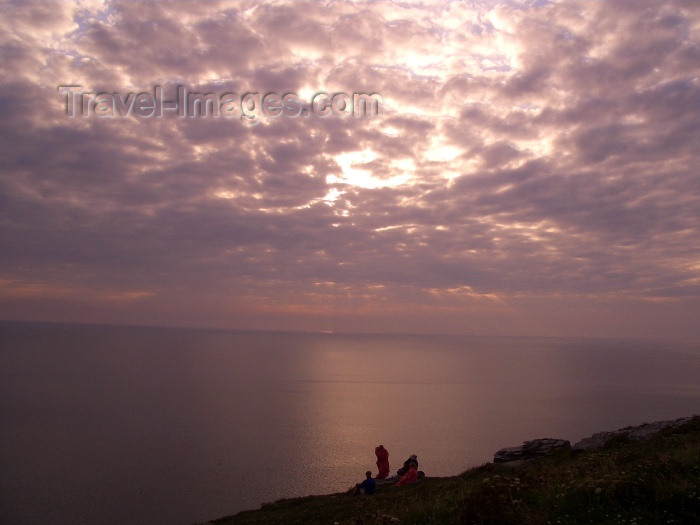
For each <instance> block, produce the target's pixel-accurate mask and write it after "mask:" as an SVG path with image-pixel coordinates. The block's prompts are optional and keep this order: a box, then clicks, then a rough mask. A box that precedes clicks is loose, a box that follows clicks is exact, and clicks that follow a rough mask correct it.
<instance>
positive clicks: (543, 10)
mask: <svg viewBox="0 0 700 525" xmlns="http://www.w3.org/2000/svg"><path fill="white" fill-rule="evenodd" d="M2 11H3V16H2V17H0V20H2V22H0V42H1V44H0V56H2V58H3V59H2V60H0V64H1V65H0V71H1V72H2V74H3V75H2V78H3V80H2V81H0V111H1V112H2V115H3V118H2V120H1V121H0V137H2V141H1V142H0V155H2V159H3V164H2V166H3V167H2V170H1V171H0V239H2V241H1V244H2V250H0V267H1V268H2V271H1V272H0V278H2V279H3V280H4V281H3V282H7V283H15V284H13V285H12V286H11V287H10V288H11V289H12V290H14V291H11V292H10V291H7V290H9V289H10V288H7V287H5V288H3V289H4V290H6V291H5V292H2V291H0V296H2V297H3V299H2V300H3V301H4V304H5V305H6V307H7V308H8V310H6V311H8V312H10V313H9V314H7V315H9V316H11V317H12V316H27V315H31V314H27V310H26V309H27V308H29V307H28V306H26V305H27V304H29V303H26V301H30V302H31V301H33V302H31V304H33V305H34V306H33V307H36V308H39V306H37V305H39V303H41V294H38V293H33V294H28V295H27V294H25V295H22V297H24V299H22V301H25V302H18V301H19V299H18V297H20V295H21V294H20V293H19V292H18V290H19V291H21V290H54V291H55V293H50V292H47V294H48V295H50V296H51V301H50V304H51V306H50V307H49V306H47V305H48V304H49V303H48V302H47V303H42V304H43V306H41V308H39V310H40V311H41V312H42V314H41V316H42V317H43V318H46V317H51V314H50V313H48V312H50V311H54V312H56V311H57V309H60V307H58V306H56V305H58V304H60V301H61V298H66V297H69V296H70V293H69V292H68V290H75V295H74V297H75V298H78V297H79V298H80V301H88V303H90V301H93V302H94V304H95V305H98V306H96V307H95V308H96V311H100V308H99V305H100V304H107V302H109V301H108V298H109V297H120V298H127V299H128V300H123V301H121V300H120V301H118V302H119V304H123V305H129V306H124V308H123V309H121V310H119V309H117V310H114V307H113V306H111V307H110V308H112V309H111V310H109V311H110V312H115V311H116V312H117V313H115V314H107V313H105V314H104V317H103V318H102V319H103V320H113V321H114V320H128V321H129V322H133V321H134V317H135V316H136V314H135V312H139V315H143V316H146V318H148V319H151V320H160V322H172V323H176V324H177V323H183V322H185V321H183V320H184V319H186V318H187V315H188V311H189V313H190V314H191V315H193V316H195V317H197V318H198V319H199V318H202V317H206V315H203V314H202V312H203V311H208V310H207V309H208V308H209V307H208V306H207V304H211V305H218V306H217V308H219V309H220V310H221V311H222V312H223V311H231V312H236V316H238V317H237V318H238V319H246V323H249V324H250V325H251V326H253V325H254V326H266V327H274V326H284V327H290V323H291V321H284V320H283V317H284V316H283V315H282V314H280V315H277V314H272V313H271V312H284V311H288V312H291V311H294V312H296V313H295V314H294V315H293V316H291V317H290V318H289V319H295V320H296V321H295V322H300V323H302V325H303V327H304V328H308V327H311V328H313V327H316V328H318V327H319V326H320V325H318V324H314V323H315V321H314V319H316V320H319V319H323V322H324V323H325V322H328V316H331V317H332V316H333V315H335V321H334V322H337V323H339V325H343V323H344V322H345V321H344V320H343V319H344V316H347V315H349V314H350V312H355V314H353V315H352V316H351V318H352V319H355V321H352V322H351V321H348V324H347V326H348V327H349V328H351V329H361V328H360V325H361V323H362V322H369V321H367V319H368V318H369V317H371V316H370V315H369V313H368V312H382V311H383V312H393V313H392V314H389V313H387V314H386V315H385V320H386V322H387V323H390V324H391V325H392V326H404V329H406V330H413V329H418V330H420V327H418V328H416V327H415V326H414V324H413V323H414V321H415V319H413V318H412V317H410V316H408V314H406V313H405V311H404V310H405V308H406V307H407V305H411V307H412V308H414V309H415V310H416V311H425V312H430V311H431V309H432V311H434V312H437V313H435V314H433V317H434V318H432V320H430V321H428V320H426V327H427V326H430V327H431V328H430V329H434V327H436V326H442V329H444V330H446V331H463V330H464V329H465V326H466V330H467V331H473V330H476V329H478V323H477V325H465V326H462V325H460V322H459V321H458V319H459V313H458V312H460V311H461V312H462V313H463V314H464V316H475V318H476V317H479V318H481V319H483V315H477V314H475V312H476V311H477V310H479V309H480V308H481V310H479V311H481V312H482V314H483V312H501V313H500V314H499V315H503V316H505V318H506V319H508V320H509V322H511V323H512V325H513V326H517V327H518V328H517V330H522V327H523V326H525V325H526V324H527V323H526V322H525V319H528V318H529V317H528V316H529V314H528V313H527V312H528V307H527V304H531V305H535V304H537V305H538V306H537V309H538V311H539V312H540V314H539V315H544V316H545V317H546V315H547V314H546V312H547V311H549V312H550V314H553V313H554V312H555V311H558V310H560V309H561V300H562V299H561V298H562V297H571V298H574V297H576V298H578V299H576V300H574V299H572V300H571V304H572V305H574V304H575V308H576V309H578V310H579V311H583V310H582V309H583V308H584V306H582V305H583V304H584V303H585V301H593V302H594V301H613V302H614V301H617V300H621V299H620V298H624V300H628V299H630V298H637V299H639V300H641V301H661V300H664V301H671V302H676V303H677V302H679V301H681V302H683V301H689V302H688V303H687V304H688V305H689V308H696V307H697V294H698V283H699V282H700V275H699V274H698V272H699V271H700V267H699V266H698V263H697V261H698V246H700V243H699V239H698V232H699V230H700V225H699V224H698V222H699V219H698V214H697V209H700V203H699V202H698V200H699V199H700V197H699V195H700V192H699V191H698V190H699V188H698V179H697V176H696V166H697V161H698V158H697V152H696V150H697V147H696V145H697V143H698V141H699V140H698V139H699V137H698V134H699V129H698V127H699V125H698V122H700V119H698V109H697V108H698V107H700V83H699V81H698V78H697V74H696V73H697V67H696V64H697V61H698V49H699V48H698V42H697V25H698V20H699V17H700V13H699V12H698V10H697V9H696V8H695V6H694V5H693V4H692V3H687V2H646V3H644V5H643V7H642V6H639V5H638V3H634V4H633V3H631V2H601V1H592V2H535V3H533V2H514V3H492V2H475V3H470V4H464V3H457V2H450V3H441V2H435V3H433V2H425V3H421V4H409V5H403V4H396V3H376V2H358V3H349V2H328V3H325V4H319V3H316V2H313V3H306V2H289V3H288V2H264V3H258V2H249V3H240V2H227V1H221V2H206V3H203V2H194V1H192V2H119V1H107V2H62V3H60V7H59V6H58V5H53V4H51V5H49V4H48V3H44V2H38V1H29V2H11V3H5V4H4V5H3V6H2ZM65 85H77V86H82V87H81V88H80V89H82V90H84V91H86V92H91V93H93V94H95V93H99V92H107V93H117V94H119V95H120V96H122V95H123V96H124V97H126V96H127V94H128V93H138V92H147V93H153V89H154V86H156V85H158V86H161V87H163V89H164V92H167V93H168V94H173V95H172V96H174V93H175V91H176V89H177V86H179V85H182V86H186V87H187V89H188V90H190V91H193V92H194V91H196V92H200V93H213V94H216V95H220V94H223V93H237V94H238V95H241V96H243V95H244V94H245V93H248V92H257V93H260V94H261V95H262V94H265V93H269V92H275V93H279V94H280V95H281V94H284V93H296V94H299V96H300V99H301V100H302V105H301V107H300V109H304V110H310V109H311V106H310V105H309V103H310V101H311V100H310V97H311V96H312V95H313V94H314V93H315V92H319V91H325V92H328V93H335V92H345V93H353V92H362V93H379V94H381V96H382V97H383V101H384V104H383V109H384V113H383V116H381V117H379V118H355V117H352V116H347V117H341V116H337V115H330V116H327V117H325V118H324V117H319V116H313V115H311V116H298V117H296V118H291V117H285V116H282V117H279V118H276V119H268V118H262V119H259V121H257V122H254V123H246V122H243V121H242V120H241V119H240V118H229V117H223V116H220V117H217V118H215V117H190V118H179V117H177V116H175V115H174V114H171V115H169V116H167V117H165V118H140V117H136V116H131V117H128V118H123V117H114V118H111V119H110V118H101V117H98V116H96V115H92V116H89V117H83V116H80V115H78V116H75V117H70V116H68V115H66V112H65V96H64V95H63V94H61V93H59V92H58V86H65ZM168 96H170V95H168ZM8 286H9V285H8ZM91 290H92V291H94V294H93V296H92V299H89V300H88V299H86V298H87V297H90V293H91ZM18 294H19V295H18ZM28 297H29V299H27V298H28ZM547 297H549V298H550V299H551V301H550V303H547V302H546V298H547ZM185 298H189V303H190V304H191V305H193V306H192V307H191V308H190V307H188V306H187V304H188V300H185ZM214 298H216V299H214ZM528 298H529V299H528ZM586 298H587V299H586ZM77 300H78V299H76V301H77ZM210 300H211V303H209V301H210ZM528 301H530V303H528ZM76 304H77V303H76ZM80 304H87V303H84V302H81V303H80ZM90 304H93V303H90ZM110 304H112V305H114V304H115V302H114V301H111V302H110ZM137 304H138V305H140V306H138V307H137V306H135V305H137ZM324 304H333V309H332V311H333V312H336V313H334V314H332V315H331V314H327V313H324V314H320V313H319V311H321V312H323V311H324V307H323V306H322V305H324ZM546 304H550V309H549V310H547V308H545V307H544V306H542V305H546ZM589 304H592V303H589ZM683 304H685V303H683ZM13 305H14V306H13ZM22 305H24V306H22ZM174 305H178V306H177V307H175V306H174ZM194 305H196V306H194ZM495 305H501V306H495ZM504 305H512V306H508V307H506V306H504ZM555 305H556V306H555ZM129 308H130V310H129ZM212 308H213V306H212ZM444 308H447V309H454V310H450V311H453V312H454V313H452V314H450V315H445V316H444V318H445V319H448V318H449V319H450V320H449V322H448V321H445V323H444V325H441V321H440V319H441V317H442V314H440V313H439V312H441V311H443V310H441V309H444ZM494 308H495V309H496V310H494ZM572 308H573V306H572ZM659 308H665V307H662V306H659ZM197 309H199V310H197ZM460 309H461V310H460ZM30 310H31V308H30ZM39 310H37V311H39ZM88 310H89V309H88ZM194 310H197V311H198V313H196V312H195V311H194ZM85 311H86V310H85V308H83V307H78V306H76V307H75V312H81V313H80V314H78V313H76V314H75V315H82V316H84V315H86V314H85ZM402 311H404V313H400V312H402ZM12 312H16V313H12ZM105 312H107V310H105ZM304 312H306V313H307V314H308V315H306V317H305V314H304ZM361 312H364V313H361ZM397 312H398V313H397ZM645 312H646V310H645ZM110 315H113V316H116V317H109V316H110ZM379 315H381V314H379ZM393 315H396V316H397V317H392V316H393ZM494 315H495V314H494ZM572 315H573V314H572ZM640 315H642V314H641V313H640ZM647 315H648V314H647V313H644V316H645V317H644V318H645V319H646V316H647ZM56 316H58V317H61V316H60V315H58V314H56ZM265 316H267V317H265ZM426 316H428V317H429V316H430V314H426ZM89 317H90V316H89ZM223 317H225V316H224V315H223V314H221V317H219V318H217V319H218V320H217V321H216V323H215V324H224V325H226V322H225V321H223ZM95 318H100V316H99V315H97V314H95V315H94V316H91V317H90V319H95ZM662 318H663V319H665V321H663V323H666V324H663V323H661V324H663V326H667V327H670V326H672V325H673V327H674V330H675V329H677V328H678V327H677V325H676V324H673V323H670V322H669V321H668V318H669V317H668V315H665V314H664V315H660V316H659V319H662ZM265 319H268V320H269V322H268V321H265ZM302 319H303V321H302ZM347 319H350V317H348V318H347ZM400 319H403V321H401V320H400ZM426 319H427V318H426ZM621 319H624V316H622V317H621ZM78 320H79V319H78ZM361 320H362V321H361ZM319 322H320V321H319ZM587 322H589V323H590V322H591V321H590V318H589V321H587ZM620 322H621V328H620V333H628V332H629V330H631V328H629V327H632V326H634V327H635V329H636V327H638V326H639V323H637V322H634V323H632V322H630V323H629V324H628V325H624V322H625V321H623V320H621V321H620ZM275 323H278V324H275ZM369 323H370V325H371V322H369ZM402 323H403V324H402ZM230 325H231V326H240V325H239V324H237V323H236V322H235V320H234V321H232V322H231V323H230ZM302 325H300V326H302ZM537 325H538V326H539V327H540V328H538V330H543V331H544V332H546V333H559V332H558V329H557V327H556V326H555V325H553V324H552V323H550V322H548V321H547V320H546V319H545V320H542V319H540V320H539V321H538V323H537ZM368 326H369V325H368ZM567 326H568V325H567ZM588 326H590V324H589V325H588ZM625 326H628V328H629V329H627V328H625ZM663 326H661V325H660V326H659V329H662V328H663ZM542 327H543V328H542ZM427 329H428V328H426V330H427ZM567 329H568V328H567ZM585 330H587V329H585ZM585 330H584V328H581V331H585ZM610 330H612V329H610ZM625 330H628V331H627V332H626V331H625ZM669 330H670V328H669ZM687 333H689V334H695V332H693V329H692V328H691V327H687ZM695 335H697V334H695Z"/></svg>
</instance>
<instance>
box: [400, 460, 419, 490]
mask: <svg viewBox="0 0 700 525" xmlns="http://www.w3.org/2000/svg"><path fill="white" fill-rule="evenodd" d="M416 481H418V469H417V468H416V466H415V465H414V464H413V463H411V465H410V466H409V467H408V471H407V472H406V473H405V474H404V475H403V477H402V478H401V479H400V480H399V482H398V483H397V484H396V486H397V487H400V486H402V485H412V484H413V483H415V482H416Z"/></svg>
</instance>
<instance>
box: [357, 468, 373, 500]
mask: <svg viewBox="0 0 700 525" xmlns="http://www.w3.org/2000/svg"><path fill="white" fill-rule="evenodd" d="M365 476H367V479H365V480H364V481H363V482H362V483H358V484H356V485H355V490H354V491H353V494H354V495H356V496H359V495H360V494H364V495H365V496H371V495H372V494H374V489H375V488H376V484H375V482H374V479H373V478H372V471H371V470H368V471H367V472H365Z"/></svg>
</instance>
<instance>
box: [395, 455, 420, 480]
mask: <svg viewBox="0 0 700 525" xmlns="http://www.w3.org/2000/svg"><path fill="white" fill-rule="evenodd" d="M411 465H413V466H414V467H416V471H417V470H418V456H416V455H415V454H411V457H410V458H408V459H407V460H406V461H404V462H403V467H401V468H400V469H399V470H397V471H396V473H397V474H398V475H399V476H403V475H404V474H406V472H408V469H409V468H411Z"/></svg>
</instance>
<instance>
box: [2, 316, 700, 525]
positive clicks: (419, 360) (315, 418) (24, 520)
mask: <svg viewBox="0 0 700 525" xmlns="http://www.w3.org/2000/svg"><path fill="white" fill-rule="evenodd" d="M699 378H700V343H697V342H695V343H692V342H681V341H674V342H663V341H637V340H619V339H615V340H613V339H592V338H591V339H582V338H571V339H567V338H514V337H476V336H439V335H357V334H325V333H282V332H254V331H225V330H206V329H184V328H152V327H130V326H104V325H69V324H51V323H23V322H0V480H1V483H2V488H1V489H0V522H2V523H13V524H39V523H41V524H71V525H73V524H81V523H84V524H123V523H130V524H146V523H148V524H154V523H171V524H183V525H184V524H192V523H201V522H204V521H207V520H210V519H214V518H217V517H221V516H225V515H229V514H233V513H236V512H238V511H240V510H244V509H250V508H257V507H259V506H260V505H261V504H262V503H264V502H270V501H275V500H277V499H280V498H289V497H294V496H304V495H309V494H325V493H331V492H338V491H343V490H346V489H347V488H349V487H350V486H351V485H353V484H354V483H356V482H359V481H361V480H362V479H363V477H364V472H365V471H366V470H368V469H372V470H374V471H376V467H375V465H374V461H375V457H374V447H376V446H377V445H379V444H383V445H384V446H385V447H386V448H387V449H388V450H389V454H390V456H389V461H390V464H391V469H392V471H395V470H396V469H397V468H398V467H400V466H401V464H402V463H403V461H404V460H405V459H406V458H407V457H408V456H409V455H410V454H416V455H417V456H418V461H419V464H420V469H421V470H423V471H425V473H426V475H428V476H448V475H455V474H458V473H460V472H462V471H464V470H466V469H468V468H470V467H473V466H477V465H480V464H483V463H485V462H488V461H490V460H491V459H492V458H493V454H494V452H496V451H497V450H498V449H500V448H502V447H506V446H515V445H519V444H521V443H522V442H523V441H525V440H528V439H535V438H541V437H554V438H563V439H568V440H570V441H571V442H572V443H573V442H575V441H578V440H579V439H581V438H583V437H587V436H589V435H590V434H592V433H594V432H597V431H600V430H614V429H617V428H620V427H623V426H626V425H634V424H641V423H643V422H650V421H656V420H662V419H674V418H677V417H682V416H688V415H692V414H697V413H700V379H699Z"/></svg>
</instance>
